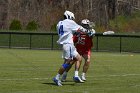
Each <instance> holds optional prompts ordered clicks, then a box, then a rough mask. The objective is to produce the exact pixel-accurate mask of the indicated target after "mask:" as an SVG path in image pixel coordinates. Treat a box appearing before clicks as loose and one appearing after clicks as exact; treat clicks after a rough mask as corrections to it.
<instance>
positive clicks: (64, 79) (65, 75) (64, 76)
mask: <svg viewBox="0 0 140 93" xmlns="http://www.w3.org/2000/svg"><path fill="white" fill-rule="evenodd" d="M66 78H67V74H64V75H63V76H62V79H61V81H62V82H65V81H66Z"/></svg>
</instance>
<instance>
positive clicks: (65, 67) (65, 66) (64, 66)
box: [62, 63, 70, 69]
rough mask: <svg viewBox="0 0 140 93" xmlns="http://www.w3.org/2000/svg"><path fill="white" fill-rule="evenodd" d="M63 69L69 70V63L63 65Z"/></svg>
mask: <svg viewBox="0 0 140 93" xmlns="http://www.w3.org/2000/svg"><path fill="white" fill-rule="evenodd" d="M62 67H63V68H64V69H67V68H69V67H70V64H68V63H64V64H63V65H62Z"/></svg>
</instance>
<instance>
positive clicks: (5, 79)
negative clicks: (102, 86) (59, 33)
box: [0, 74, 140, 81]
mask: <svg viewBox="0 0 140 93" xmlns="http://www.w3.org/2000/svg"><path fill="white" fill-rule="evenodd" d="M127 76H140V74H120V75H119V74H116V75H115V74H114V75H98V76H87V77H89V78H96V77H127ZM68 78H71V77H68ZM48 79H52V78H38V77H35V78H0V81H22V80H48Z"/></svg>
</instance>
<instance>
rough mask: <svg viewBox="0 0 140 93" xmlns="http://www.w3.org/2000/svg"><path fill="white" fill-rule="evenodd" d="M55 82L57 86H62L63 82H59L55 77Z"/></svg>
mask: <svg viewBox="0 0 140 93" xmlns="http://www.w3.org/2000/svg"><path fill="white" fill-rule="evenodd" d="M53 81H54V83H55V84H56V85H57V86H62V84H61V81H60V80H57V79H56V78H55V77H54V78H53Z"/></svg>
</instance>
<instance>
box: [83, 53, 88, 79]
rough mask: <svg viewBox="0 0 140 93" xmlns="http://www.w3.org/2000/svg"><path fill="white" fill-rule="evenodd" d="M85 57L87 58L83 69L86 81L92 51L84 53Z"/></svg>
mask: <svg viewBox="0 0 140 93" xmlns="http://www.w3.org/2000/svg"><path fill="white" fill-rule="evenodd" d="M83 58H84V60H85V63H84V65H83V71H82V77H81V78H82V80H84V81H86V73H87V71H88V68H89V66H90V53H88V54H84V55H83Z"/></svg>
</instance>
